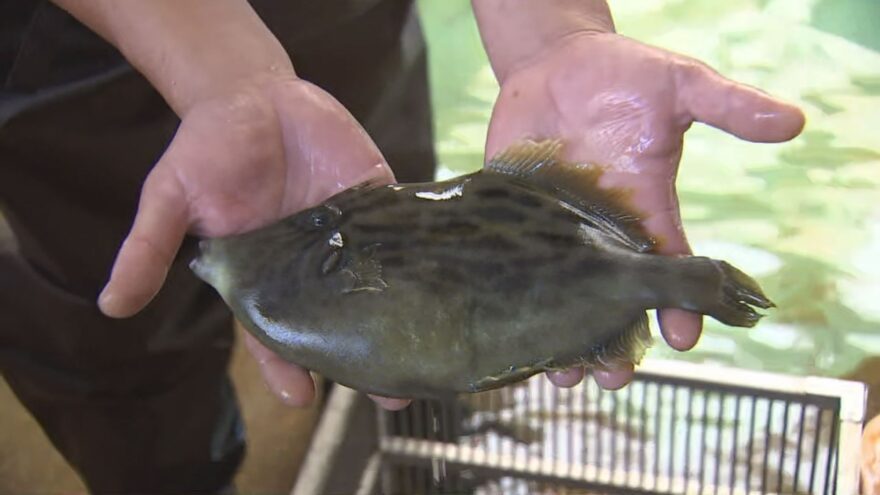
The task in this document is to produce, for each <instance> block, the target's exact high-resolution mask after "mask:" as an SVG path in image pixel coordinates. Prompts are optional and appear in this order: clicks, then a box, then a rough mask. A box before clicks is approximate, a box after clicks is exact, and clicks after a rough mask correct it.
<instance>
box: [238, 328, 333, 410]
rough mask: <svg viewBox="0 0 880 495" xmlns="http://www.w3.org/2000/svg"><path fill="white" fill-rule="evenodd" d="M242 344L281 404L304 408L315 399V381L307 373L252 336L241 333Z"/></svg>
mask: <svg viewBox="0 0 880 495" xmlns="http://www.w3.org/2000/svg"><path fill="white" fill-rule="evenodd" d="M243 334H244V339H245V340H244V343H245V347H247V349H248V351H250V353H251V355H252V356H254V358H255V359H256V360H257V363H259V365H260V372H261V373H262V374H263V380H265V382H266V385H268V386H269V390H271V391H272V393H273V394H275V395H276V396H277V397H278V398H279V399H281V402H283V403H285V404H287V405H288V406H292V407H305V406H308V405H309V404H311V403H312V401H313V400H314V399H315V381H314V380H313V379H312V375H310V374H309V372H308V371H307V370H306V369H304V368H301V367H299V366H297V365H295V364H291V363H288V362H287V361H284V360H283V359H281V358H280V357H279V356H278V355H277V354H275V353H274V352H272V350H270V349H268V348H267V347H265V346H264V345H263V344H261V343H260V342H259V341H258V340H257V339H256V338H254V336H253V335H251V334H249V333H247V332H243Z"/></svg>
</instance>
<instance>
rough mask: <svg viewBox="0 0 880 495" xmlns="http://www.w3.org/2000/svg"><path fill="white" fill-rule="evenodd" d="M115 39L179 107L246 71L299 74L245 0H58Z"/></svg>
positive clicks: (242, 76) (250, 73) (251, 75)
mask: <svg viewBox="0 0 880 495" xmlns="http://www.w3.org/2000/svg"><path fill="white" fill-rule="evenodd" d="M54 1H55V3H56V4H58V5H59V6H60V7H62V8H64V9H65V10H67V11H68V12H70V13H71V14H72V15H73V16H74V17H76V18H77V19H79V20H80V22H83V23H84V24H86V25H87V26H88V27H89V28H91V29H93V30H94V31H95V32H97V33H98V34H99V35H101V36H102V37H104V38H105V39H106V40H107V41H109V42H110V43H112V44H113V45H114V46H116V47H117V48H118V49H119V50H120V52H122V54H123V55H124V56H125V58H126V59H128V61H129V62H131V64H132V65H133V66H134V67H136V68H137V69H138V70H139V71H140V72H141V73H143V74H144V75H145V76H146V77H147V78H148V79H149V80H150V82H151V83H152V84H153V85H154V86H155V87H156V88H157V89H158V90H159V92H160V93H162V95H163V96H164V97H165V99H166V100H167V101H168V103H169V104H170V105H171V107H172V108H174V110H175V112H177V114H178V115H181V116H182V115H184V114H185V113H186V111H187V110H188V108H189V107H190V106H191V105H192V104H193V103H194V102H195V101H197V100H199V99H204V98H211V97H212V96H214V95H219V94H222V93H223V92H224V91H227V90H228V88H230V87H232V86H234V85H235V84H236V83H238V82H240V81H241V80H242V79H245V78H254V77H261V76H265V77H272V76H273V75H276V74H277V75H278V76H279V77H284V76H285V75H293V67H292V66H291V62H290V58H289V57H288V55H287V54H286V53H285V51H284V49H283V48H282V46H281V45H280V43H279V42H278V41H277V40H276V39H275V37H274V36H273V35H272V33H271V32H270V31H269V30H268V28H266V26H265V25H264V24H263V22H262V21H261V20H260V18H259V17H258V16H257V14H256V13H255V12H254V11H253V9H251V7H250V5H249V4H248V3H247V1H246V0H205V1H196V0H184V1H181V0H54Z"/></svg>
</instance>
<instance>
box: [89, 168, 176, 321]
mask: <svg viewBox="0 0 880 495" xmlns="http://www.w3.org/2000/svg"><path fill="white" fill-rule="evenodd" d="M171 159H172V157H170V156H169V153H166V154H165V156H163V157H162V159H161V160H160V161H159V163H157V164H156V166H155V167H154V168H153V170H152V171H151V172H150V174H149V175H148V176H147V180H146V181H145V182H144V186H143V188H142V190H141V198H140V204H139V205H138V211H137V215H136V216H135V220H134V225H133V226H132V228H131V231H130V232H129V234H128V237H126V239H125V241H124V242H123V243H122V247H120V249H119V254H117V256H116V261H115V262H114V264H113V270H112V272H111V274H110V280H109V281H108V282H107V285H106V286H105V287H104V290H103V291H102V292H101V295H100V296H99V297H98V306H99V307H100V308H101V311H102V312H103V313H104V314H105V315H107V316H110V317H112V318H126V317H129V316H132V315H134V314H135V313H137V312H138V311H140V310H141V309H143V308H144V306H146V305H147V303H149V302H150V301H151V300H152V299H153V297H154V296H155V295H156V293H157V292H159V289H160V288H161V287H162V284H163V283H164V282H165V276H166V275H167V273H168V269H169V268H170V267H171V263H172V262H173V261H174V258H175V256H176V255H177V251H178V249H180V245H181V243H182V242H183V238H184V235H185V234H186V231H187V226H188V215H187V202H186V196H185V194H184V190H183V187H182V186H181V184H180V182H179V181H178V180H177V178H176V177H175V176H174V174H173V173H170V170H171V167H169V166H167V162H168V161H169V160H171Z"/></svg>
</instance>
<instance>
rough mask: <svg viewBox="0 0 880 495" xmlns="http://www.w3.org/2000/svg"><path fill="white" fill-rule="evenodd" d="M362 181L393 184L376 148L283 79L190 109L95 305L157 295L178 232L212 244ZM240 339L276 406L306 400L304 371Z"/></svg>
mask: <svg viewBox="0 0 880 495" xmlns="http://www.w3.org/2000/svg"><path fill="white" fill-rule="evenodd" d="M341 144H344V145H341ZM367 179H375V180H379V181H385V182H392V181H393V175H392V173H391V171H390V170H389V168H388V167H387V165H385V162H384V159H383V158H382V155H381V153H380V152H379V150H378V149H377V148H376V146H375V145H374V144H373V142H372V141H371V140H370V138H369V137H368V136H367V135H366V133H365V132H364V131H363V129H362V128H361V127H360V125H359V124H358V123H357V122H356V121H355V120H354V119H353V118H352V117H351V115H350V114H349V113H348V112H347V111H346V110H345V109H344V108H343V107H342V106H341V105H340V104H339V103H338V102H337V101H336V100H335V99H333V98H332V97H331V96H330V95H328V94H327V93H325V92H323V91H322V90H320V89H319V88H317V87H315V86H313V85H311V84H309V83H307V82H305V81H303V80H300V79H298V78H296V76H295V75H294V74H293V73H292V72H291V73H289V74H275V75H273V76H271V77H265V78H256V79H255V80H252V81H243V82H242V83H240V84H238V85H237V87H236V88H234V90H232V91H230V92H229V93H226V94H223V95H220V96H216V97H212V98H211V99H209V100H207V101H200V102H197V103H195V104H193V105H192V106H191V107H190V108H189V110H188V112H187V113H186V114H185V116H184V118H183V120H182V122H181V125H180V127H179V129H178V131H177V134H176V135H175V137H174V139H173V141H172V142H171V144H170V146H169V147H168V149H167V150H166V152H165V154H164V155H163V156H162V157H161V159H160V160H159V161H158V163H157V164H156V165H155V167H154V168H153V169H152V171H151V172H150V174H149V175H148V177H147V179H146V181H145V183H144V186H143V190H142V193H141V198H140V204H139V207H138V212H137V216H136V218H135V221H134V225H133V227H132V229H131V232H130V233H129V235H128V237H127V238H126V240H125V242H124V243H123V245H122V247H121V249H120V251H119V254H118V256H117V259H116V262H115V265H114V268H113V271H112V275H111V277H110V281H109V282H108V284H107V286H106V287H105V289H104V291H103V292H102V294H101V296H100V298H99V305H100V308H101V310H102V311H103V312H104V313H106V314H107V315H109V316H113V317H126V316H130V315H132V314H134V313H136V312H138V311H139V310H140V309H142V308H143V307H144V306H145V305H146V304H147V303H148V302H149V301H150V300H151V299H152V298H153V296H154V295H155V294H156V293H157V292H158V291H159V289H160V288H161V286H162V284H163V282H164V279H165V274H166V272H167V270H168V268H169V266H170V264H171V262H172V261H173V259H174V257H175V255H176V253H177V251H178V248H179V247H180V244H181V242H182V241H183V238H184V235H185V234H186V233H187V232H189V233H192V234H195V235H199V236H203V237H217V236H225V235H230V234H235V233H240V232H244V231H248V230H252V229H254V228H257V227H259V226H262V225H264V224H267V223H270V222H272V221H274V220H277V219H279V218H282V217H284V216H287V215H289V214H291V213H294V212H296V211H299V210H301V209H303V208H306V207H309V206H312V205H314V204H316V203H319V202H320V201H322V200H324V199H325V198H327V197H329V196H331V195H333V194H334V193H336V192H338V191H340V190H343V189H346V188H348V187H351V186H353V185H356V184H358V183H360V182H363V181H365V180H367ZM245 342H246V344H247V347H248V349H249V350H250V351H251V353H252V354H253V355H254V356H255V358H256V359H257V360H258V361H259V363H260V368H261V370H262V372H263V376H264V378H265V380H266V382H267V384H268V385H269V386H270V388H271V389H272V390H273V391H274V392H275V393H276V394H277V395H278V396H279V397H281V399H282V400H283V401H284V402H285V403H288V404H291V405H305V404H307V403H309V402H310V401H311V400H312V398H313V396H314V384H313V382H312V378H311V376H310V375H309V373H308V371H307V370H304V369H302V368H300V367H298V366H294V365H291V364H289V363H287V362H286V361H283V360H282V359H281V358H279V357H278V356H277V355H275V354H274V353H273V352H271V351H269V350H268V349H266V348H265V347H263V346H262V345H261V344H259V343H258V342H257V341H256V340H255V339H253V338H252V337H250V335H247V336H246V341H245ZM379 402H380V403H382V404H383V405H386V406H388V407H392V408H394V407H402V405H405V402H404V403H401V402H400V401H387V400H384V399H380V400H379Z"/></svg>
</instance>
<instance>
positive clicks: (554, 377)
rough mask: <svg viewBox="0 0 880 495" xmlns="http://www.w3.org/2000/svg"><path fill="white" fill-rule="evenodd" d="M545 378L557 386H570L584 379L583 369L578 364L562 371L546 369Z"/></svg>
mask: <svg viewBox="0 0 880 495" xmlns="http://www.w3.org/2000/svg"><path fill="white" fill-rule="evenodd" d="M547 378H548V379H549V380H550V382H551V383H553V385H556V386H557V387H562V388H571V387H574V386H575V385H577V384H578V383H580V382H581V380H583V379H584V369H583V368H582V367H580V366H578V367H576V368H569V369H567V370H562V371H548V372H547Z"/></svg>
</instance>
